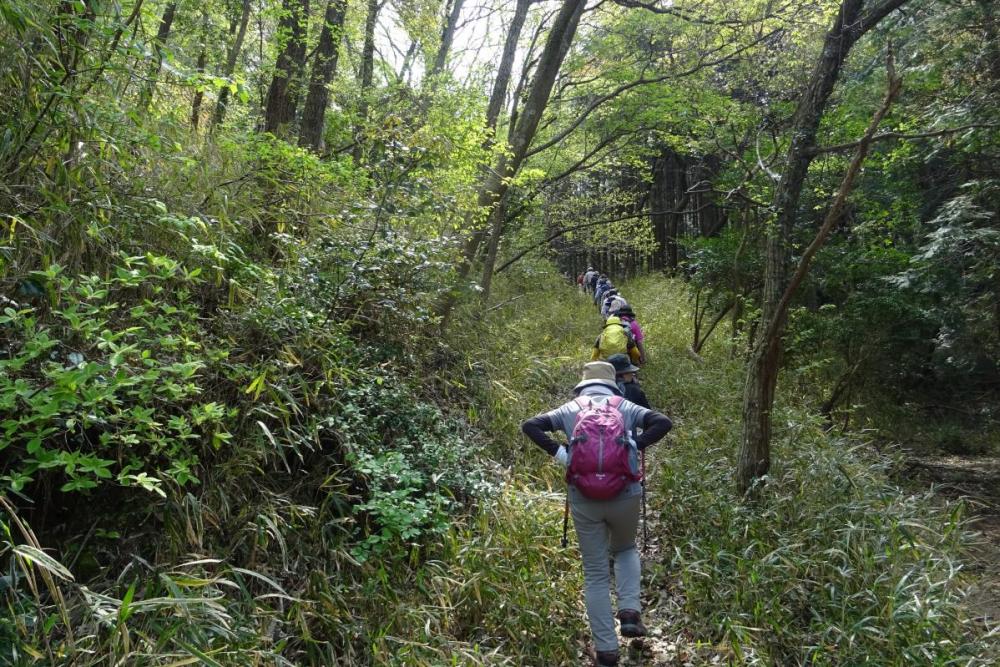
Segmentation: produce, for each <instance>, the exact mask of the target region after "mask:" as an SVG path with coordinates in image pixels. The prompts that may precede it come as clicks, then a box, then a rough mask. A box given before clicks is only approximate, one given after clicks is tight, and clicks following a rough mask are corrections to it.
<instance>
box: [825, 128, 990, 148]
mask: <svg viewBox="0 0 1000 667" xmlns="http://www.w3.org/2000/svg"><path fill="white" fill-rule="evenodd" d="M995 128H1000V124H998V123H971V124H969V125H960V126H959V127H947V128H945V129H943V130H935V131H933V132H919V133H917V134H906V133H905V132H882V133H881V134H876V135H875V136H874V137H872V138H871V143H874V142H876V141H884V140H887V139H932V138H934V137H944V136H947V135H949V134H957V133H958V132H965V131H967V130H982V129H995ZM860 145H861V141H851V142H849V143H846V144H836V145H835V146H817V147H816V148H812V149H809V150H808V151H807V154H808V155H820V154H822V153H837V152H839V151H846V150H851V149H854V148H857V147H858V146H860Z"/></svg>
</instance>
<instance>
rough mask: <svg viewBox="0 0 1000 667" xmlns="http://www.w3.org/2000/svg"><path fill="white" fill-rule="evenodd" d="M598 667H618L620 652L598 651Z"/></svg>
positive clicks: (596, 663)
mask: <svg viewBox="0 0 1000 667" xmlns="http://www.w3.org/2000/svg"><path fill="white" fill-rule="evenodd" d="M596 653H597V662H595V663H594V664H595V665H597V667H617V666H618V651H597V652H596Z"/></svg>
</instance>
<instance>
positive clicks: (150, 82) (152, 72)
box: [139, 2, 177, 110]
mask: <svg viewBox="0 0 1000 667" xmlns="http://www.w3.org/2000/svg"><path fill="white" fill-rule="evenodd" d="M176 16H177V3H176V2H170V3H168V4H167V6H166V7H165V8H164V9H163V16H161V17H160V24H159V27H158V28H157V29H156V38H155V40H154V41H153V62H152V63H151V64H150V66H149V74H147V75H146V85H145V86H144V87H143V89H142V94H141V95H140V96H139V108H140V109H143V110H145V109H148V108H149V105H150V104H151V103H152V101H153V91H154V90H155V89H156V80H157V78H158V77H159V76H160V69H162V68H163V47H164V46H166V44H167V40H168V39H169V38H170V29H171V28H172V27H173V25H174V18H175V17H176Z"/></svg>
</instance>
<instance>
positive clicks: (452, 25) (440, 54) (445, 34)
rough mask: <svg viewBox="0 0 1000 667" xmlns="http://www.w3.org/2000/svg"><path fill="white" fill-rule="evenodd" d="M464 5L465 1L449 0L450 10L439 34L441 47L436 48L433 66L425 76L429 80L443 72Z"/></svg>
mask: <svg viewBox="0 0 1000 667" xmlns="http://www.w3.org/2000/svg"><path fill="white" fill-rule="evenodd" d="M464 3H465V0H451V10H450V11H449V12H448V16H447V17H446V18H445V22H444V30H442V32H441V46H440V47H438V51H437V55H436V56H434V65H433V66H432V67H431V71H430V72H428V74H427V76H428V77H429V78H434V77H435V76H437V75H438V74H440V73H441V72H443V71H444V66H445V64H446V63H447V62H448V54H449V53H450V51H451V45H452V42H453V41H454V40H455V30H456V28H458V18H459V16H460V15H461V13H462V5H463V4H464Z"/></svg>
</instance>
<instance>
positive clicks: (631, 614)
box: [521, 361, 673, 667]
mask: <svg viewBox="0 0 1000 667" xmlns="http://www.w3.org/2000/svg"><path fill="white" fill-rule="evenodd" d="M573 391H574V393H575V394H576V398H575V399H574V400H572V401H569V402H567V403H564V404H563V405H561V406H559V407H558V408H556V409H555V410H552V411H550V412H545V413H542V414H539V415H536V416H535V417H532V418H531V419H528V420H527V421H525V422H524V423H523V424H522V425H521V430H522V431H523V432H524V434H525V435H526V436H527V437H528V438H529V439H530V440H531V441H532V442H534V443H535V444H536V445H538V446H539V447H541V448H542V449H543V450H545V451H546V452H547V453H548V454H549V455H551V456H553V457H555V458H556V460H557V461H559V463H561V464H562V465H563V466H564V467H565V468H566V481H567V483H568V487H569V488H568V490H567V509H568V512H569V513H570V514H571V515H572V517H573V526H574V528H575V529H576V535H577V541H578V543H579V546H580V556H581V560H582V561H583V575H584V589H585V590H584V598H585V602H586V607H587V617H588V619H589V621H590V632H591V636H592V638H593V642H594V648H595V650H596V656H595V657H596V664H597V665H598V666H599V667H614V666H615V665H617V664H618V635H617V634H616V632H615V614H614V613H613V611H612V606H611V573H610V571H609V568H608V559H609V557H613V558H614V572H615V589H616V595H617V602H618V614H617V616H618V620H619V623H620V625H621V628H620V630H621V634H622V636H623V637H642V636H644V635H645V634H646V627H645V625H643V622H642V604H641V601H640V599H639V589H640V579H641V563H640V559H639V552H638V550H637V549H636V532H637V529H638V525H639V510H640V499H641V496H642V486H641V484H640V480H641V470H640V468H639V455H638V452H639V451H641V450H644V449H645V448H646V447H649V446H650V445H652V444H653V443H655V442H657V441H659V440H660V439H661V438H662V437H663V436H665V435H666V434H667V432H668V431H669V430H670V429H671V427H672V426H673V424H672V423H671V421H670V419H669V418H668V417H667V416H666V415H664V414H661V413H659V412H656V411H654V410H649V409H647V408H644V407H642V406H639V405H637V404H635V403H633V402H631V401H628V400H626V399H624V398H622V397H621V389H619V387H618V384H617V383H616V382H615V367H614V366H612V365H611V364H609V363H607V362H603V361H592V362H590V363H588V364H586V365H585V366H584V368H583V377H582V379H581V380H580V382H579V383H578V384H577V385H576V386H575V387H574V388H573ZM593 424H600V427H598V428H594V427H593V426H592V425H593ZM637 428H642V433H641V435H639V436H638V437H636V438H632V437H630V434H631V433H633V432H635V430H636V429H637ZM555 431H562V432H563V433H564V434H565V435H566V438H567V440H568V445H561V444H559V443H558V442H556V441H555V440H553V439H552V437H551V436H550V435H549V433H552V432H555ZM605 436H607V438H609V439H610V438H612V437H613V439H610V440H605ZM596 452H600V454H599V455H598V454H596ZM595 457H598V458H596V460H595ZM622 465H626V466H627V467H628V470H627V471H625V472H623V473H622V474H620V475H617V474H605V473H606V472H607V471H611V472H612V473H614V472H617V471H619V470H621V469H622V468H621V466H622ZM595 466H596V467H595ZM611 482H614V483H613V484H611ZM564 528H565V526H564ZM564 543H565V542H564Z"/></svg>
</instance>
